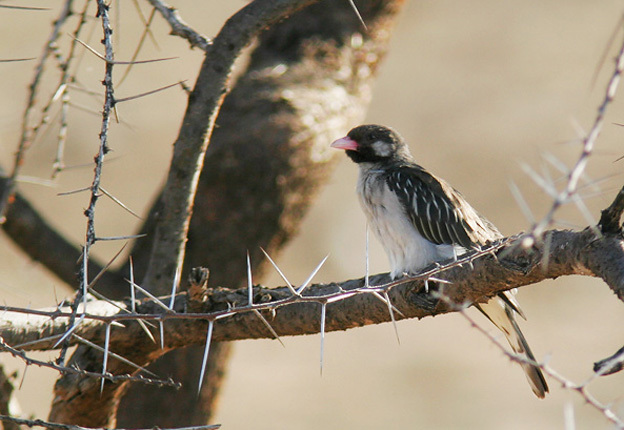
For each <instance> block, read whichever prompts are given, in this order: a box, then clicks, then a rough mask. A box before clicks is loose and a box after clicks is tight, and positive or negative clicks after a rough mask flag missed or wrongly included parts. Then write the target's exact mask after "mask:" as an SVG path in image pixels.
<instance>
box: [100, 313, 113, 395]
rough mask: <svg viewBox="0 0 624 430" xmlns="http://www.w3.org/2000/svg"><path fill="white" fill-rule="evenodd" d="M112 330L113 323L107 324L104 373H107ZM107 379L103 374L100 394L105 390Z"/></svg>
mask: <svg viewBox="0 0 624 430" xmlns="http://www.w3.org/2000/svg"><path fill="white" fill-rule="evenodd" d="M110 330H111V325H110V324H106V336H105V338H104V360H103V363H102V375H106V367H107V366H108V347H109V344H110ZM105 380H106V378H104V376H102V380H101V382H100V394H102V392H103V391H104V381H105Z"/></svg>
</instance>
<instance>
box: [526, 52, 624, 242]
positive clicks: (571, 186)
mask: <svg viewBox="0 0 624 430" xmlns="http://www.w3.org/2000/svg"><path fill="white" fill-rule="evenodd" d="M623 70H624V40H623V41H622V45H621V46H620V50H619V52H618V55H617V57H616V59H615V68H614V70H613V73H612V75H611V78H610V79H609V82H608V83H607V87H606V90H605V95H604V98H603V100H602V103H600V106H598V113H597V114H596V118H595V119H594V123H593V124H592V127H591V128H590V130H589V132H588V133H587V134H586V135H585V137H583V139H582V143H583V147H582V150H581V153H580V155H579V158H578V159H577V160H576V163H575V164H574V166H573V167H572V168H571V169H570V171H569V172H568V174H567V182H566V185H565V186H564V188H563V190H561V191H560V192H559V193H557V194H556V195H555V196H553V197H554V198H553V202H552V206H551V207H550V209H549V211H548V213H547V214H546V215H545V216H544V218H543V219H542V220H541V221H539V222H538V223H537V224H536V225H534V226H533V229H532V230H531V232H530V234H529V235H528V236H527V238H526V240H527V242H526V244H530V243H532V242H533V241H535V240H536V239H537V238H541V237H542V235H543V234H544V232H545V230H546V228H547V227H548V226H549V225H550V224H551V223H552V221H553V218H554V215H555V212H556V211H557V210H558V209H559V208H560V207H561V206H562V205H564V204H566V203H568V202H570V201H571V199H572V198H573V197H574V196H575V195H576V193H577V190H578V183H579V181H580V179H581V177H582V176H583V173H584V172H585V167H586V166H587V162H588V161H589V157H590V155H591V154H592V152H593V150H594V146H595V144H596V140H597V139H598V136H599V135H600V131H601V130H602V125H603V123H604V119H605V115H606V113H607V108H608V107H609V105H610V104H611V103H612V102H613V100H614V97H615V93H616V91H617V88H618V85H619V83H620V77H621V75H622V71H623ZM546 191H547V192H548V190H546ZM580 204H582V202H581V203H580Z"/></svg>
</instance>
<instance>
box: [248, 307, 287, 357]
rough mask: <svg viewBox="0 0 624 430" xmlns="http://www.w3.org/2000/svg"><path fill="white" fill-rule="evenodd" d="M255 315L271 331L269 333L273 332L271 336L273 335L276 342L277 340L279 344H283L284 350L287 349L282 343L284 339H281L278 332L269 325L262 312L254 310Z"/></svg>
mask: <svg viewBox="0 0 624 430" xmlns="http://www.w3.org/2000/svg"><path fill="white" fill-rule="evenodd" d="M253 311H254V313H255V314H256V315H257V316H258V318H260V321H262V323H263V324H264V325H265V327H266V328H267V329H269V331H270V332H271V334H272V335H273V338H274V339H275V340H277V341H278V342H279V343H281V344H282V346H283V347H284V348H286V345H284V342H282V339H280V337H279V335H278V334H277V332H276V331H275V330H274V329H273V327H271V324H269V322H268V321H267V320H266V318H265V317H264V316H263V315H262V314H261V313H260V311H259V310H258V309H254V310H253Z"/></svg>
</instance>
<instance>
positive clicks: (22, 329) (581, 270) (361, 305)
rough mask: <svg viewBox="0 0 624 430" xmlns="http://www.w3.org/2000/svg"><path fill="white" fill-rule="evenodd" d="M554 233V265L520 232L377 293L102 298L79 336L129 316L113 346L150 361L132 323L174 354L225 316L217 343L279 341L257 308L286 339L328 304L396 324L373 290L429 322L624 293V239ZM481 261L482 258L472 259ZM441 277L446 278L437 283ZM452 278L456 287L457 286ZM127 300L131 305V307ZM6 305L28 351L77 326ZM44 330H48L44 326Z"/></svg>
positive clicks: (341, 288)
mask: <svg viewBox="0 0 624 430" xmlns="http://www.w3.org/2000/svg"><path fill="white" fill-rule="evenodd" d="M549 234H550V235H551V237H552V242H551V246H550V249H549V258H548V261H549V264H548V265H547V266H544V265H543V264H542V262H543V261H545V259H544V255H543V254H542V253H543V252H544V248H543V247H535V248H533V249H531V250H530V251H527V250H524V249H523V248H522V247H521V243H522V238H521V237H520V238H515V239H514V240H512V241H510V242H509V243H508V244H505V246H504V247H503V248H502V249H501V250H498V251H496V254H497V255H498V258H496V257H495V256H493V255H492V254H490V252H492V253H493V251H490V250H484V251H483V252H481V253H480V255H478V256H472V257H471V256H468V257H466V258H467V259H462V260H459V262H457V263H453V262H450V264H449V265H446V266H442V268H438V267H433V268H431V269H430V270H428V271H425V272H423V273H420V274H418V275H417V276H414V277H410V278H405V279H401V280H397V281H391V280H390V278H389V275H388V274H379V275H375V276H372V277H371V278H370V285H372V286H375V288H373V289H370V288H369V289H366V288H364V279H354V280H349V281H344V282H340V283H331V284H315V285H311V286H309V287H308V288H306V290H305V293H304V294H303V295H302V296H300V297H297V296H293V295H292V293H291V292H290V290H289V289H288V288H287V287H278V288H272V289H267V288H264V287H255V288H254V291H253V295H254V303H256V304H255V305H254V306H253V307H249V306H248V291H247V289H246V288H243V289H230V288H222V287H219V288H212V289H209V290H208V291H207V297H206V299H205V301H203V302H202V303H201V308H200V309H199V310H197V311H194V313H186V312H187V311H186V309H187V308H188V307H191V308H192V309H196V308H197V305H196V304H194V305H193V306H191V305H190V304H189V302H188V300H187V296H186V294H185V293H181V294H179V295H178V296H177V298H176V307H175V312H169V313H163V311H162V309H161V308H160V307H158V306H156V305H155V304H154V303H153V302H151V301H147V302H144V303H143V304H142V305H141V306H140V307H139V308H138V309H137V314H128V313H119V311H118V309H117V308H116V307H115V306H111V305H110V304H108V303H104V302H93V303H90V304H89V311H90V312H91V313H90V314H89V315H88V316H86V318H85V323H84V324H83V325H81V326H80V327H79V328H78V329H76V331H75V333H76V334H79V335H80V336H82V337H85V338H87V339H89V340H91V341H92V342H96V343H102V342H103V339H104V326H105V324H110V323H111V322H113V321H117V322H122V323H123V324H124V325H126V327H125V328H115V329H114V330H113V331H112V335H111V349H112V350H115V351H116V352H117V353H120V354H123V355H124V356H126V354H127V356H129V357H133V358H132V359H133V360H137V362H138V363H139V364H140V363H144V362H145V360H146V359H148V357H152V356H153V355H154V354H157V355H159V354H162V352H163V351H160V352H159V351H158V347H157V346H155V345H154V344H153V343H152V342H151V340H149V339H148V338H147V337H146V336H145V335H144V334H143V333H142V330H141V328H140V327H139V326H138V324H131V323H130V321H132V320H137V319H142V320H144V321H155V322H157V321H163V322H164V323H165V327H166V331H165V350H168V349H174V348H180V347H184V346H188V345H192V344H203V343H204V342H205V333H206V331H205V329H206V323H207V321H208V320H214V321H215V329H214V335H213V339H214V340H215V341H232V340H242V339H256V338H271V337H272V334H271V333H270V332H269V331H268V330H267V328H266V326H265V325H264V324H263V322H262V321H261V320H260V319H258V318H257V316H256V315H255V313H254V312H251V310H252V309H256V310H259V311H271V312H270V313H268V314H267V319H268V320H269V322H270V324H271V326H272V327H273V329H274V330H275V332H277V334H279V335H280V336H289V335H290V336H295V335H302V334H311V333H318V331H319V315H320V306H319V304H320V303H328V305H327V320H326V326H325V328H326V330H327V331H336V330H346V329H348V328H353V327H360V326H364V325H370V324H378V323H382V322H387V321H390V316H389V314H388V308H387V305H386V304H385V303H383V302H382V301H380V300H379V299H378V298H376V297H375V295H373V294H371V292H372V291H387V292H388V296H389V297H390V300H391V302H392V304H393V305H394V306H395V307H396V308H397V309H398V311H400V313H401V314H402V317H401V318H419V319H420V318H423V317H426V316H434V315H440V314H443V313H448V312H454V311H457V310H458V305H464V304H466V305H470V304H474V303H478V302H484V301H487V300H488V298H491V297H493V296H495V295H497V294H498V293H500V292H502V291H506V290H509V289H512V288H518V287H522V286H525V285H531V284H534V283H537V282H540V281H542V280H544V279H554V278H557V277H560V276H564V275H585V276H596V277H600V278H602V279H604V280H605V282H607V284H608V285H609V286H610V287H611V288H612V289H613V290H614V291H616V292H617V291H620V290H621V286H622V285H623V284H624V263H622V261H624V258H622V257H623V255H622V254H623V253H624V241H622V239H617V238H606V237H605V238H602V239H598V238H596V236H595V233H594V232H593V231H592V230H591V229H589V228H588V229H586V230H584V231H581V232H571V231H557V230H553V231H550V232H549ZM473 258H474V261H471V259H473ZM618 259H619V261H620V264H618V265H616V266H615V267H613V266H611V265H610V264H605V263H604V262H605V261H615V260H618ZM436 279H438V280H439V279H443V280H445V282H444V283H437V282H436V281H435V280H436ZM427 280H428V283H429V286H430V288H431V286H432V284H435V285H436V288H435V289H437V291H438V293H440V294H443V295H444V300H440V299H439V298H436V295H435V294H430V293H426V292H425V288H424V284H425V281H427ZM447 283H450V285H451V286H452V287H451V286H447V285H448V284H447ZM620 299H622V297H620ZM622 300H624V299H622ZM119 305H121V306H123V303H119ZM0 309H2V310H3V311H4V312H7V314H6V315H7V318H5V320H3V321H2V323H1V324H0V336H2V337H3V338H4V339H5V340H6V342H7V343H9V344H11V345H16V344H18V343H24V342H31V344H29V345H27V346H24V349H49V348H51V347H52V345H53V343H54V340H53V339H52V340H47V341H46V340H42V341H40V342H37V343H32V342H34V341H36V340H38V339H44V338H46V337H49V336H53V335H59V334H62V333H64V332H65V331H66V330H67V328H68V327H67V318H68V317H69V316H70V313H69V312H68V311H67V310H65V309H62V310H60V311H59V310H51V311H38V312H37V311H31V310H22V311H19V310H18V309H14V308H10V307H7V306H3V307H0ZM17 312H21V313H17ZM9 315H10V316H9ZM35 327H38V328H42V330H39V329H37V330H35V329H34V328H35ZM140 339H142V340H140ZM74 343H75V342H74ZM129 349H130V350H129ZM139 351H142V352H139Z"/></svg>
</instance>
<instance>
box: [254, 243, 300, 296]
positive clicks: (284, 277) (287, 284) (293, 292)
mask: <svg viewBox="0 0 624 430" xmlns="http://www.w3.org/2000/svg"><path fill="white" fill-rule="evenodd" d="M260 250H261V251H262V252H263V253H264V256H265V257H266V258H267V260H269V262H270V263H271V265H272V266H273V268H274V269H275V270H276V271H277V273H279V275H280V276H281V277H282V279H283V280H284V282H286V286H287V287H288V289H289V290H290V292H291V293H292V294H293V296H298V295H299V294H298V293H297V291H296V290H295V288H294V287H293V286H292V284H291V283H290V281H289V280H288V278H286V275H284V274H283V273H282V271H281V270H280V268H279V267H277V264H275V261H273V259H272V258H271V256H270V255H269V254H268V253H267V252H266V251H265V250H264V249H263V248H260Z"/></svg>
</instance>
